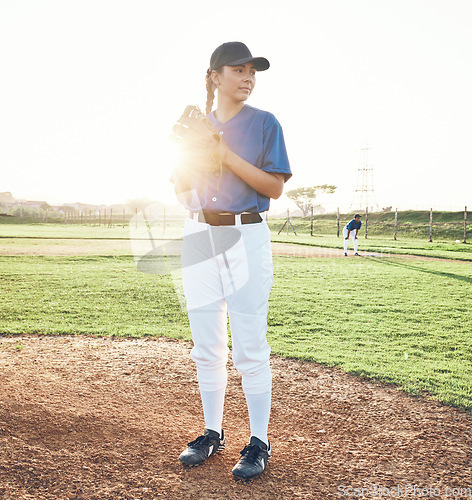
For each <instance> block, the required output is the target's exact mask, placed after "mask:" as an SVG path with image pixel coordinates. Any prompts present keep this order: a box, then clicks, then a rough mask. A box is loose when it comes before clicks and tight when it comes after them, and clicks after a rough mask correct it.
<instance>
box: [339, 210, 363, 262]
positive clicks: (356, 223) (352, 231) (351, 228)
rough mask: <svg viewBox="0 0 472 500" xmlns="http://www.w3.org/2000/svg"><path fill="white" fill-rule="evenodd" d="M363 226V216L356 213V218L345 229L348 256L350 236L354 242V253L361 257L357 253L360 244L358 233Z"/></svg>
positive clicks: (345, 248)
mask: <svg viewBox="0 0 472 500" xmlns="http://www.w3.org/2000/svg"><path fill="white" fill-rule="evenodd" d="M361 226H362V222H361V216H360V215H359V214H356V215H354V219H352V220H351V221H349V222H348V223H347V224H346V225H345V226H344V229H343V236H344V255H345V256H346V257H347V247H348V246H349V236H351V238H352V242H353V244H354V255H356V256H357V257H359V254H358V253H357V248H358V245H359V240H358V239H357V233H358V232H359V229H360V228H361Z"/></svg>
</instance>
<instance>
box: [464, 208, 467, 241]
mask: <svg viewBox="0 0 472 500" xmlns="http://www.w3.org/2000/svg"><path fill="white" fill-rule="evenodd" d="M464 243H467V206H466V207H465V208H464Z"/></svg>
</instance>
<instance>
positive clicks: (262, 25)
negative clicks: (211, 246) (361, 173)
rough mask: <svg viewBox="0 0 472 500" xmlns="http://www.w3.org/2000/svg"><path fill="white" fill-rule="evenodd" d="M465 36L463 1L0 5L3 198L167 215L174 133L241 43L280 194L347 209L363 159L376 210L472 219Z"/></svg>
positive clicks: (143, 0) (0, 1)
mask: <svg viewBox="0 0 472 500" xmlns="http://www.w3.org/2000/svg"><path fill="white" fill-rule="evenodd" d="M471 26H472V2H471V1H470V0H292V1H286V0H283V1H281V0H250V1H248V0H240V1H239V2H229V1H225V0H222V1H220V2H215V1H209V0H180V1H176V2H163V1H162V2H161V1H158V0H152V1H151V0H133V1H131V0H0V68H1V78H0V95H1V98H0V173H1V175H0V192H1V191H11V192H12V193H13V195H14V196H15V197H17V198H27V199H34V200H38V199H41V200H46V201H48V202H49V203H60V202H75V201H81V202H86V203H121V202H125V201H126V200H127V199H132V198H141V197H148V198H150V199H153V200H161V201H164V202H169V203H173V202H175V198H174V195H173V191H172V186H171V185H170V183H169V182H168V177H169V169H170V165H171V157H170V156H171V155H170V148H169V141H168V137H169V135H170V130H171V128H172V125H173V123H174V122H175V120H176V119H177V118H178V116H179V115H180V113H181V111H182V110H183V108H184V107H185V106H186V105H187V104H198V105H200V106H201V107H202V108H203V107H204V103H205V99H206V92H205V83H204V75H205V71H206V69H207V67H208V63H209V58H210V55H211V53H212V51H213V50H214V49H215V48H216V47H217V46H218V45H220V44H221V43H223V42H226V41H233V40H239V41H243V42H245V43H246V44H247V45H248V46H249V48H250V49H251V51H252V53H253V55H254V56H264V57H267V58H268V59H269V61H270V62H271V68H270V69H269V70H268V71H267V72H264V73H260V74H259V75H258V80H257V85H256V88H255V91H254V93H253V95H252V96H251V98H250V99H249V101H248V103H249V104H251V105H252V106H255V107H259V108H262V109H266V110H268V111H271V112H273V113H274V114H275V116H276V117H277V118H278V120H279V121H280V123H281V124H282V127H283V129H284V133H285V138H286V143H287V149H288V153H289V158H290V161H291V166H292V170H293V173H294V175H293V177H292V179H291V180H290V181H289V183H288V184H287V185H286V190H289V189H293V188H295V187H299V186H306V185H314V184H325V183H328V184H335V185H336V186H338V190H337V192H336V194H334V195H330V197H329V198H325V200H326V206H327V207H328V208H333V207H336V206H340V207H341V209H345V210H347V209H348V208H349V205H350V203H351V201H352V197H353V189H354V188H355V187H356V178H357V169H358V167H359V166H360V165H362V154H361V151H360V150H361V148H362V147H364V145H365V144H368V146H369V147H370V148H371V149H370V152H369V159H370V162H371V165H372V167H373V169H374V187H375V193H376V197H377V201H378V203H379V205H380V206H381V207H385V206H389V205H393V207H394V208H395V207H399V208H429V207H430V206H433V207H435V208H438V209H439V208H442V209H461V208H463V207H464V205H468V206H470V207H472V195H471V194H470V193H471V186H472V147H471V143H472V90H471V89H472V63H471V61H472V30H471V28H470V27H471ZM286 206H291V205H289V204H288V201H287V198H286V197H285V196H284V197H282V198H281V199H280V200H279V201H278V202H277V203H276V204H275V207H277V208H282V209H283V208H284V207H286Z"/></svg>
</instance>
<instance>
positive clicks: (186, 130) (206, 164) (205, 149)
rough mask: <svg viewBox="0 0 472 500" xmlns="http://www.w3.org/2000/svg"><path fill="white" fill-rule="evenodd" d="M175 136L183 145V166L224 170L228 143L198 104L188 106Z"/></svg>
mask: <svg viewBox="0 0 472 500" xmlns="http://www.w3.org/2000/svg"><path fill="white" fill-rule="evenodd" d="M172 132H173V138H174V140H175V142H176V143H177V144H179V145H180V146H181V152H182V162H183V166H184V167H185V168H186V169H188V170H190V171H191V170H194V171H197V172H202V173H203V172H218V171H219V172H220V175H221V172H222V169H223V157H224V155H225V151H226V148H227V146H226V144H225V143H224V141H223V139H222V137H221V135H220V134H219V133H218V132H217V131H216V130H215V128H214V127H213V125H212V124H211V123H210V121H209V120H208V118H207V117H206V116H205V115H204V114H203V113H202V112H201V111H200V109H199V108H198V107H197V106H187V107H186V108H185V110H184V112H183V113H182V116H181V117H180V118H179V120H178V121H177V123H176V124H175V125H174V127H173V129H172Z"/></svg>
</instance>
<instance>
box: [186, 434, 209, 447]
mask: <svg viewBox="0 0 472 500" xmlns="http://www.w3.org/2000/svg"><path fill="white" fill-rule="evenodd" d="M187 446H189V447H191V448H196V447H197V446H210V436H207V435H205V436H198V437H197V439H195V440H194V441H191V442H190V443H188V444H187Z"/></svg>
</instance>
